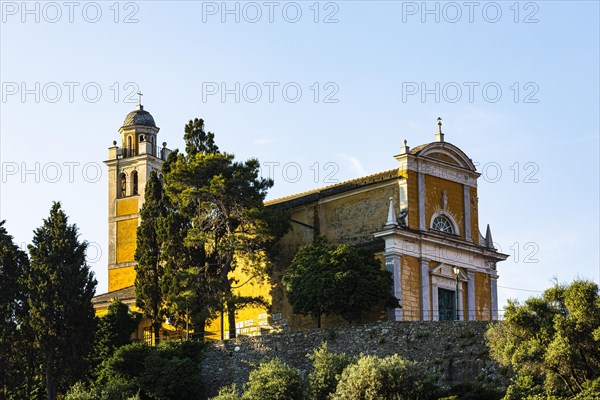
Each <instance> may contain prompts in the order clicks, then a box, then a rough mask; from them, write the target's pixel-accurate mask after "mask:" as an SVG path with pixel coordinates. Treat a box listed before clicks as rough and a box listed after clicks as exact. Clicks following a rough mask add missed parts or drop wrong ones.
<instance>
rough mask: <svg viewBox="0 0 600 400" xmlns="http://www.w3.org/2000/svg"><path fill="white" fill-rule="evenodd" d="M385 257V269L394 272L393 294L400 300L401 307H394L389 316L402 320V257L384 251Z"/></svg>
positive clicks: (393, 319) (392, 318)
mask: <svg viewBox="0 0 600 400" xmlns="http://www.w3.org/2000/svg"><path fill="white" fill-rule="evenodd" d="M384 257H385V269H386V271H388V272H390V273H391V274H392V279H393V283H392V294H393V295H394V296H395V297H396V298H397V299H398V300H400V307H397V308H394V312H393V314H392V315H389V316H388V318H389V319H391V320H392V321H402V269H401V268H402V257H401V256H400V255H399V254H397V253H384ZM390 317H391V318H390Z"/></svg>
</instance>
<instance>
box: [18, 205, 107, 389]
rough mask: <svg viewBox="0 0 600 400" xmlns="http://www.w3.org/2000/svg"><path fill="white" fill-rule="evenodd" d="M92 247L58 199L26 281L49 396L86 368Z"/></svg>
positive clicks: (38, 235) (39, 233) (34, 247)
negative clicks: (82, 238)
mask: <svg viewBox="0 0 600 400" xmlns="http://www.w3.org/2000/svg"><path fill="white" fill-rule="evenodd" d="M86 248H87V242H80V241H79V234H78V229H77V227H76V226H75V225H69V223H68V219H67V215H66V214H65V213H64V211H63V210H62V209H61V205H60V203H58V202H56V203H54V204H53V205H52V208H51V210H50V216H49V217H48V218H47V219H45V220H44V223H43V224H42V226H41V227H39V228H37V229H36V230H35V231H34V237H33V244H31V245H29V253H30V256H31V265H30V266H29V268H27V270H26V272H25V280H24V282H25V290H26V296H27V306H28V308H29V316H28V317H27V319H26V320H25V321H24V323H25V325H26V326H27V327H28V328H29V329H31V332H32V335H33V338H34V346H35V347H36V348H37V350H38V352H39V354H40V358H41V364H42V368H43V373H44V377H45V384H46V396H47V398H48V399H49V400H55V399H56V398H57V395H58V393H59V392H60V391H63V390H65V389H66V388H68V387H69V386H70V385H71V384H73V383H75V382H76V381H77V380H78V379H80V378H82V377H83V376H84V374H85V372H86V362H85V359H86V356H87V354H88V352H89V350H90V348H91V342H92V339H93V334H94V308H93V306H92V302H91V299H92V297H93V296H94V291H95V288H96V280H95V279H94V277H93V273H92V272H91V271H90V267H89V265H87V263H86V254H85V252H86Z"/></svg>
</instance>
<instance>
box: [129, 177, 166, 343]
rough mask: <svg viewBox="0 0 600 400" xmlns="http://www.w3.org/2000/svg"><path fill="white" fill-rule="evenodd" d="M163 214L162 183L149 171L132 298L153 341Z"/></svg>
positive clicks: (158, 317) (159, 305) (160, 315)
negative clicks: (151, 332)
mask: <svg viewBox="0 0 600 400" xmlns="http://www.w3.org/2000/svg"><path fill="white" fill-rule="evenodd" d="M164 215H165V206H164V203H163V189H162V184H161V182H160V180H159V179H158V175H157V174H156V172H155V171H152V172H151V173H150V177H149V179H148V183H147V184H146V192H145V197H144V205H143V206H142V209H141V211H140V216H141V218H142V221H141V223H140V226H139V227H138V231H137V246H136V249H135V260H136V261H137V265H136V266H135V271H136V278H135V298H136V305H137V306H138V308H140V309H141V310H142V312H143V315H144V316H145V317H146V318H148V319H150V321H151V323H152V331H153V335H154V343H155V344H158V343H159V341H160V325H161V323H162V321H163V319H164V316H165V308H164V298H163V293H162V288H161V285H162V280H163V273H164V271H163V268H162V266H161V261H160V252H161V243H160V238H159V234H158V224H159V223H160V220H161V218H163V216H164Z"/></svg>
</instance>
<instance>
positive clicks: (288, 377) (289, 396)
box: [242, 358, 304, 400]
mask: <svg viewBox="0 0 600 400" xmlns="http://www.w3.org/2000/svg"><path fill="white" fill-rule="evenodd" d="M303 389H304V388H303V385H302V380H301V379H300V373H299V372H298V371H297V370H295V369H293V368H292V367H290V366H289V365H287V364H284V363H283V362H282V361H281V360H279V359H278V358H274V359H272V360H270V361H263V362H261V363H260V365H259V367H258V368H257V369H255V370H254V371H252V372H250V376H249V378H248V382H247V383H246V385H245V392H244V395H243V396H242V399H244V400H302V399H303V398H304V390H303Z"/></svg>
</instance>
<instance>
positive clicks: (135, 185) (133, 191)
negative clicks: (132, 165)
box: [131, 171, 138, 196]
mask: <svg viewBox="0 0 600 400" xmlns="http://www.w3.org/2000/svg"><path fill="white" fill-rule="evenodd" d="M131 194H132V195H133V196H135V195H137V194H138V173H137V171H133V172H132V173H131Z"/></svg>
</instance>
